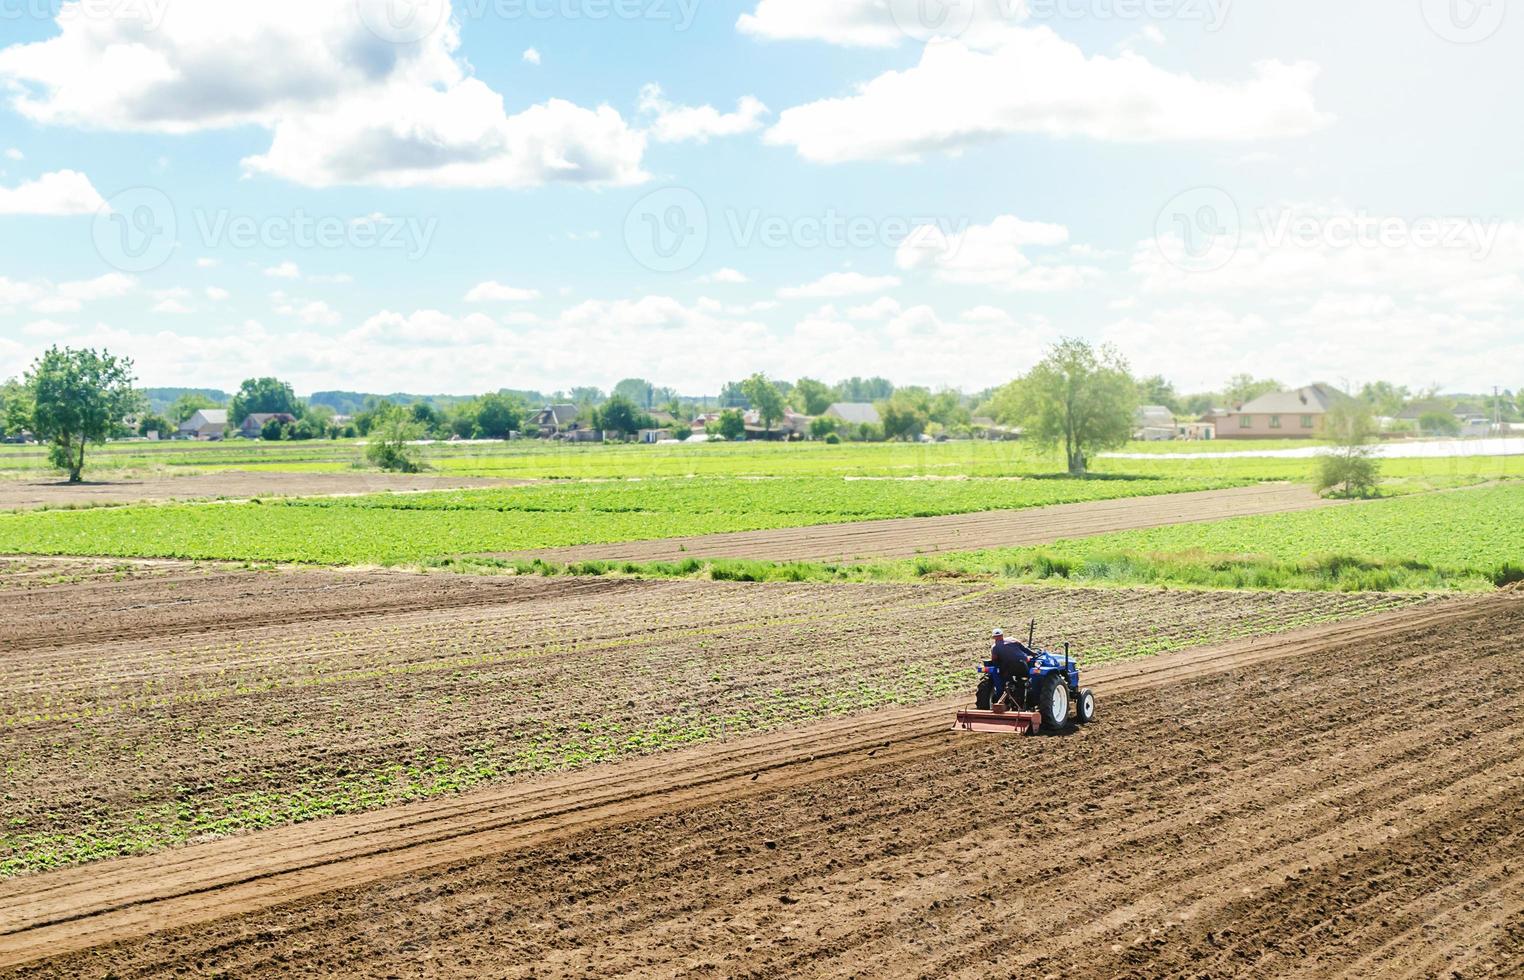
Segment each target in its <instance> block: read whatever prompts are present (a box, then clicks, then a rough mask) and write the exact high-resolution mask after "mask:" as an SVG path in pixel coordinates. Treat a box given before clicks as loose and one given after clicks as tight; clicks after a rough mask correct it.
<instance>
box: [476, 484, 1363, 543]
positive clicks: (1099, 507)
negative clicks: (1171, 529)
mask: <svg viewBox="0 0 1524 980" xmlns="http://www.w3.org/2000/svg"><path fill="white" fill-rule="evenodd" d="M1334 503H1336V502H1335V501H1330V500H1325V499H1323V498H1321V497H1319V496H1318V495H1317V494H1315V493H1313V492H1312V490H1311V488H1309V487H1306V486H1302V485H1300V484H1290V483H1280V484H1263V485H1259V486H1252V487H1239V488H1236V489H1232V490H1205V491H1200V492H1195V493H1175V494H1161V495H1159V496H1155V497H1129V498H1123V499H1119V500H1101V501H1091V502H1086V503H1080V504H1056V505H1054V506H1051V507H1034V508H1032V509H1030V510H1015V511H1009V510H1007V511H986V512H982V513H971V514H951V515H948V516H945V517H904V518H895V519H892V520H882V521H860V522H857V523H848V524H821V525H816V526H813V527H797V528H782V529H779V530H769V531H736V532H732V533H728V534H706V535H700V536H697V537H687V538H664V539H660V540H655V541H627V542H623V543H620V544H597V545H581V546H578V547H574V548H549V549H543V550H540V551H534V552H524V553H521V554H518V555H512V556H503V557H520V558H522V557H539V558H549V559H552V560H555V561H591V560H603V561H635V562H650V561H682V560H684V559H688V558H754V559H761V560H765V561H854V560H859V559H869V558H906V557H909V556H912V555H925V554H935V553H938V552H949V551H974V550H977V549H983V548H1019V547H1026V546H1029V545H1038V544H1051V543H1052V542H1054V541H1060V540H1063V539H1065V538H1083V537H1089V536H1091V535H1096V534H1107V533H1109V532H1112V531H1129V530H1135V529H1139V528H1149V527H1163V526H1165V525H1169V524H1189V523H1193V522H1197V521H1217V520H1224V519H1226V518H1229V517H1249V516H1252V515H1255V514H1280V513H1285V512H1288V511H1297V510H1310V509H1312V508H1314V507H1327V506H1330V505H1332V504H1334Z"/></svg>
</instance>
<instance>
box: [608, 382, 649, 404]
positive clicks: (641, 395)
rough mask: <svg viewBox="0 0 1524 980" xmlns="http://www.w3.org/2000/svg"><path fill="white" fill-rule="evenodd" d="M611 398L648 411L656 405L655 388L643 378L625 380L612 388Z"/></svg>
mask: <svg viewBox="0 0 1524 980" xmlns="http://www.w3.org/2000/svg"><path fill="white" fill-rule="evenodd" d="M613 397H615V398H623V399H625V400H626V401H628V402H630V403H631V404H633V405H636V406H638V407H640V408H644V409H650V408H651V407H652V406H653V405H654V404H656V402H655V398H656V386H655V385H653V384H651V382H649V381H647V380H646V379H645V378H625V379H624V380H623V381H621V382H619V383H618V384H617V385H615V386H614V391H613Z"/></svg>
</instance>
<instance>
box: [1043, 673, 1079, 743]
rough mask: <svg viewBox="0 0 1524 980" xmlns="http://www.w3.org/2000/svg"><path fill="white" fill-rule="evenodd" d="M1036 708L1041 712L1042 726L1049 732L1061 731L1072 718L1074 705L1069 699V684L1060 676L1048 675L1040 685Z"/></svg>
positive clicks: (1067, 725)
mask: <svg viewBox="0 0 1524 980" xmlns="http://www.w3.org/2000/svg"><path fill="white" fill-rule="evenodd" d="M1037 707H1038V710H1039V711H1041V712H1042V727H1043V728H1044V729H1046V730H1047V731H1050V732H1061V731H1063V730H1064V729H1066V728H1068V727H1069V723H1070V722H1071V721H1073V720H1074V718H1073V714H1074V706H1073V704H1072V703H1071V702H1070V700H1069V685H1068V684H1066V683H1064V679H1063V678H1062V677H1057V676H1054V677H1050V678H1048V680H1047V682H1046V683H1044V684H1043V686H1042V695H1041V696H1040V697H1039V698H1038V702H1037Z"/></svg>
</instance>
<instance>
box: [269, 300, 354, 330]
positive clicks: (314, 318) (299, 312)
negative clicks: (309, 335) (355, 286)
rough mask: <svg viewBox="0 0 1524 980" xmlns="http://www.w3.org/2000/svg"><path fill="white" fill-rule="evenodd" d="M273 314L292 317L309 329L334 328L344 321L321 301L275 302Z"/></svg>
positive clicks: (336, 312) (335, 311)
mask: <svg viewBox="0 0 1524 980" xmlns="http://www.w3.org/2000/svg"><path fill="white" fill-rule="evenodd" d="M275 312H276V314H277V315H278V316H286V317H292V318H294V319H296V320H299V321H301V322H302V323H304V324H306V325H307V326H309V327H336V326H338V325H339V324H340V323H342V322H343V320H344V318H343V317H342V316H340V315H339V312H338V311H337V310H335V309H334V308H333V307H331V306H329V305H328V304H327V303H325V302H323V301H322V300H306V301H304V300H293V301H289V302H280V301H277V303H276V306H275Z"/></svg>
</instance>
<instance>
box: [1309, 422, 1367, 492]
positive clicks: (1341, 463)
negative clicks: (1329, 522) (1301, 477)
mask: <svg viewBox="0 0 1524 980" xmlns="http://www.w3.org/2000/svg"><path fill="white" fill-rule="evenodd" d="M1325 426H1326V428H1325V434H1326V436H1327V437H1328V440H1329V441H1330V442H1331V443H1332V446H1330V448H1329V449H1328V451H1327V452H1326V453H1325V454H1324V455H1322V456H1320V457H1318V472H1317V478H1318V480H1317V482H1318V491H1319V492H1322V493H1331V494H1332V495H1333V496H1335V497H1372V496H1375V495H1376V487H1377V484H1378V483H1379V482H1380V479H1381V467H1380V465H1379V464H1378V463H1377V461H1376V457H1375V453H1376V445H1375V443H1376V436H1377V429H1376V417H1375V414H1374V413H1373V412H1372V411H1371V407H1370V405H1369V404H1367V403H1366V402H1365V401H1363V400H1361V399H1355V398H1344V399H1340V400H1339V401H1337V402H1335V403H1334V404H1333V405H1332V406H1330V407H1329V409H1328V419H1327V422H1326V423H1325Z"/></svg>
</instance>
